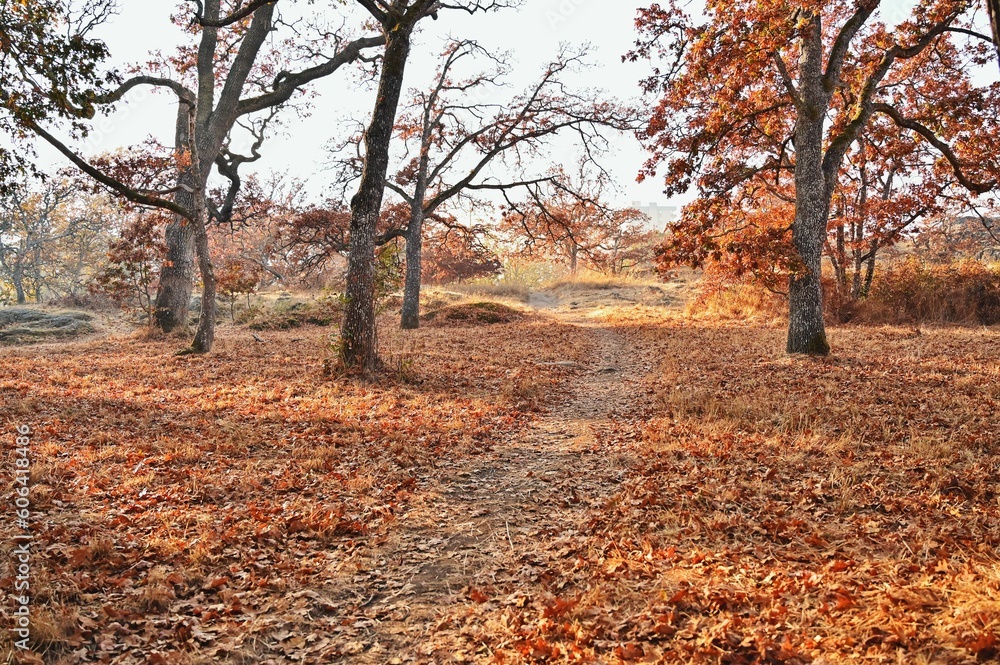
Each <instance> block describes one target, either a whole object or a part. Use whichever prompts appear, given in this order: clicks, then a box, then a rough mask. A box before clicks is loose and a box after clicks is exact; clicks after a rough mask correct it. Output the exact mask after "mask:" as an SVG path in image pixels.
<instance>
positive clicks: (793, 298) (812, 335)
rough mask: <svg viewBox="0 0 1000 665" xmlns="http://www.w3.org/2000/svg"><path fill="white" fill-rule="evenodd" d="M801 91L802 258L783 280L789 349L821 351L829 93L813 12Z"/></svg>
mask: <svg viewBox="0 0 1000 665" xmlns="http://www.w3.org/2000/svg"><path fill="white" fill-rule="evenodd" d="M802 53H803V55H802V61H801V64H800V67H801V77H800V78H801V83H800V86H799V88H800V95H801V97H802V102H801V104H800V108H799V109H798V118H797V120H796V124H795V222H794V224H793V225H792V242H793V244H794V245H795V248H796V250H798V253H799V258H800V259H801V261H802V267H801V270H800V271H798V272H796V273H794V274H793V275H792V276H791V278H790V279H789V285H788V307H789V312H788V346H787V349H788V353H806V354H811V355H826V354H828V353H829V352H830V344H829V342H828V341H827V339H826V328H825V326H824V323H823V287H822V281H821V276H822V255H823V254H822V253H823V240H824V237H825V236H826V225H827V220H828V219H829V216H830V198H831V193H832V192H831V190H830V189H829V188H828V187H827V184H826V177H825V173H824V170H823V119H824V115H825V113H826V107H827V102H828V99H829V97H828V94H829V93H827V92H826V90H825V89H824V87H823V44H822V30H821V25H820V21H819V18H818V17H815V18H813V20H812V26H811V29H810V30H808V31H807V33H806V34H805V35H804V36H803V39H802Z"/></svg>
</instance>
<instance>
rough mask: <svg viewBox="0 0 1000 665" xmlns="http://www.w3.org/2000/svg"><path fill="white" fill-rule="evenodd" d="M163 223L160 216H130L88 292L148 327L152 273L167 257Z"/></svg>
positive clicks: (151, 309) (153, 284)
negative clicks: (132, 313) (139, 318)
mask: <svg viewBox="0 0 1000 665" xmlns="http://www.w3.org/2000/svg"><path fill="white" fill-rule="evenodd" d="M166 223H167V220H166V219H165V218H164V216H163V215H160V214H137V215H135V214H134V215H132V217H131V219H129V220H128V222H127V223H126V224H125V226H124V227H123V228H122V230H121V234H120V236H119V237H118V239H117V240H115V241H114V242H112V243H111V246H110V247H109V248H108V265H107V266H106V267H105V268H104V269H103V270H102V271H101V272H100V273H98V274H97V275H96V276H95V278H94V282H93V284H92V285H91V291H93V292H95V293H103V294H105V295H107V296H108V297H110V298H111V299H112V300H114V301H115V302H117V303H118V304H119V305H120V306H122V307H125V308H126V309H132V310H138V311H140V312H142V313H143V314H145V316H146V325H148V326H150V327H152V325H153V316H154V313H155V300H154V297H155V295H156V286H157V275H156V270H157V266H158V265H159V264H160V262H161V261H162V260H163V257H164V256H165V255H166V253H167V248H166V245H165V244H164V243H163V241H162V240H161V236H162V233H163V228H162V227H163V226H164V225H165V224H166Z"/></svg>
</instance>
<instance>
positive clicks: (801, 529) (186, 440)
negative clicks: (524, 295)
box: [0, 284, 1000, 665]
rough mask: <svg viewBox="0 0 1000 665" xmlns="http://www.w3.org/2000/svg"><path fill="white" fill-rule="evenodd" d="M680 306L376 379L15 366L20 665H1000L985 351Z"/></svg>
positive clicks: (143, 349)
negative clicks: (796, 344) (806, 349)
mask: <svg viewBox="0 0 1000 665" xmlns="http://www.w3.org/2000/svg"><path fill="white" fill-rule="evenodd" d="M685 297H686V291H685V287H684V285H683V284H668V285H662V286H655V285H614V284H593V285H584V286H580V285H571V284H565V285H561V286H558V287H556V288H554V289H550V290H547V291H545V292H543V293H536V294H532V296H531V298H530V299H529V302H528V303H527V304H516V303H514V304H509V307H510V310H509V311H508V310H506V309H504V310H496V309H495V308H487V309H488V311H489V312H490V314H491V316H489V317H482V316H473V317H469V316H462V317H451V316H447V315H442V316H440V317H436V318H437V319H438V321H437V322H435V323H434V325H428V326H425V327H424V328H422V329H421V330H420V331H416V332H406V333H404V332H402V331H395V330H394V329H393V327H392V325H391V321H389V320H387V321H386V326H385V328H384V334H383V339H382V345H383V356H384V357H385V358H386V360H387V365H388V370H387V372H386V376H385V377H383V378H382V379H381V380H380V381H378V382H375V383H368V384H366V383H359V382H357V381H356V380H354V379H350V378H346V377H338V376H335V375H334V376H329V375H328V373H326V372H324V362H323V361H324V359H326V358H328V357H329V356H330V354H331V353H332V351H331V349H330V348H329V340H328V335H329V331H328V330H327V329H325V328H318V327H310V326H306V327H302V328H295V329H293V330H287V331H285V330H267V331H262V332H256V333H251V331H249V330H247V329H245V328H241V327H231V328H226V329H224V330H223V331H222V332H221V334H220V342H219V348H218V350H217V351H216V352H215V353H213V354H212V355H211V356H208V357H183V358H179V357H175V356H173V355H172V352H173V351H175V350H176V348H178V346H179V343H178V340H173V339H166V340H148V339H143V338H140V337H134V336H133V337H122V336H116V337H110V338H99V339H91V340H89V341H82V342H74V343H70V344H63V345H56V344H51V345H42V346H35V347H22V348H13V349H6V350H3V351H2V352H0V353H2V354H3V365H2V368H3V369H2V370H0V421H2V426H3V428H4V430H5V431H7V432H10V433H11V434H10V438H11V441H13V431H14V427H15V426H17V425H23V424H27V425H29V426H30V427H31V428H32V429H33V432H32V435H31V443H30V449H31V455H32V459H33V466H32V475H31V480H32V485H33V487H32V494H31V501H32V510H33V511H34V512H33V514H32V523H31V526H30V529H31V533H32V535H33V537H34V541H33V546H34V548H35V549H34V551H33V553H32V561H31V566H32V572H31V575H32V593H33V596H34V600H33V603H34V604H33V606H32V612H33V615H32V640H33V645H34V647H35V650H36V654H37V655H35V656H24V655H20V656H19V657H21V658H22V660H26V661H27V662H31V661H32V659H33V662H48V663H81V662H109V663H216V662H220V663H303V662H304V663H327V662H333V663H339V662H343V663H446V662H476V663H478V662H482V663H561V662H577V663H609V664H612V663H627V662H666V663H692V662H693V663H755V662H762V663H763V662H771V663H778V662H784V663H817V664H819V665H822V663H838V662H848V661H849V662H871V663H879V662H887V663H888V662H891V663H897V662H906V663H921V662H923V663H974V662H982V661H987V660H990V659H994V658H995V657H996V656H997V648H998V646H1000V641H998V636H997V634H998V633H1000V565H998V560H1000V557H998V545H1000V519H998V517H1000V515H998V513H1000V499H998V494H997V490H996V487H997V481H998V479H1000V450H998V449H997V442H998V441H1000V416H998V415H997V402H998V400H1000V381H998V379H1000V354H998V351H997V348H998V347H997V333H996V331H995V330H993V329H986V328H961V327H948V328H930V329H927V328H925V329H914V328H892V327H882V328H870V327H835V328H833V329H832V330H831V339H832V341H833V344H834V346H835V353H834V355H833V356H831V357H830V358H828V359H811V358H791V357H788V356H786V355H784V354H783V353H782V352H781V349H782V346H783V344H782V341H783V330H782V329H781V328H780V326H774V325H770V324H760V323H756V324H755V323H747V322H731V323H713V322H712V321H709V320H704V319H692V318H690V317H688V316H686V315H685V314H684V313H683V312H682V306H683V303H684V299H685ZM446 306H447V305H446ZM453 307H458V308H459V309H458V310H456V311H460V312H464V313H466V314H467V313H469V312H481V311H483V309H482V308H476V307H473V308H466V309H462V307H464V306H462V305H459V306H453ZM496 311H503V312H505V315H504V316H502V317H494V316H492V314H494V313H495V312H496ZM510 311H514V312H515V314H514V315H511V314H510ZM497 321H499V322H497ZM444 322H446V323H444ZM252 335H256V336H257V337H256V338H255V337H253V336H252ZM258 339H259V340H260V341H258ZM327 366H328V364H327ZM7 450H8V451H11V450H12V446H8V448H7ZM14 460H15V456H14V454H13V452H8V453H7V455H6V467H5V468H7V469H11V470H12V469H13V468H14V463H15V461H14ZM11 475H13V472H11ZM9 496H10V497H11V498H10V501H13V495H12V494H10V495H9ZM5 523H6V524H7V527H6V528H7V529H8V530H9V531H10V530H12V526H11V525H10V523H9V522H5ZM10 535H13V534H10ZM5 542H11V540H10V538H9V537H8V538H5ZM0 574H4V575H5V579H4V580H3V584H2V585H0V586H2V587H3V588H4V589H5V591H6V590H9V589H10V585H11V582H12V573H0ZM11 607H12V601H11V599H10V597H9V594H8V598H7V599H6V600H5V602H4V609H5V611H6V612H10V611H11V610H10V608H11ZM2 639H3V640H6V641H5V642H3V643H2V644H3V646H4V648H5V649H10V650H11V653H12V654H14V653H15V651H14V650H13V648H12V643H11V642H10V639H11V638H10V635H9V634H5V635H4V636H3V638H2ZM14 658H15V656H14V655H12V656H11V660H13V659H14Z"/></svg>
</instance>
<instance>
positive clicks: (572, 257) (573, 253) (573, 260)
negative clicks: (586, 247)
mask: <svg viewBox="0 0 1000 665" xmlns="http://www.w3.org/2000/svg"><path fill="white" fill-rule="evenodd" d="M570 243H571V244H570V246H569V274H571V275H573V276H574V277H576V269H577V265H578V258H577V255H578V254H579V251H580V248H579V247H577V246H576V243H575V242H572V241H570Z"/></svg>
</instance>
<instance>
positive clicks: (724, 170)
mask: <svg viewBox="0 0 1000 665" xmlns="http://www.w3.org/2000/svg"><path fill="white" fill-rule="evenodd" d="M879 6H880V3H879V2H878V1H877V0H862V1H859V2H851V1H846V0H845V1H841V2H797V3H790V2H785V1H783V0H775V1H774V2H764V3H761V2H750V1H745V2H736V3H732V2H727V3H722V2H718V1H713V2H709V3H708V6H707V8H706V16H707V19H706V22H705V23H704V24H703V25H695V24H694V22H693V21H692V19H691V18H690V17H689V16H686V15H685V14H684V13H683V12H682V11H681V10H680V9H679V3H670V4H669V5H667V7H666V8H664V7H661V6H660V5H653V6H652V7H650V8H649V9H646V10H642V11H640V15H639V19H638V26H639V29H640V32H641V36H642V39H641V41H640V42H639V44H638V46H637V48H636V50H635V51H634V52H632V53H631V54H629V56H628V57H631V58H633V59H637V58H639V57H645V56H650V55H654V54H655V55H657V56H658V57H659V58H660V59H661V62H662V63H663V65H662V69H658V70H657V71H656V72H655V73H654V75H653V76H652V77H651V78H649V79H648V80H647V81H646V83H645V89H646V91H647V92H649V93H656V92H658V93H660V94H661V97H660V100H659V103H658V105H657V107H656V108H655V110H654V113H653V116H652V118H651V120H650V123H649V126H648V128H647V131H646V135H647V138H648V146H649V149H650V152H651V158H650V160H649V162H648V163H647V166H646V168H645V170H644V176H651V175H654V174H655V173H656V172H657V169H658V168H659V167H660V166H662V165H664V164H665V170H666V174H665V182H666V186H667V192H668V193H671V194H679V193H682V192H685V191H687V190H688V188H689V187H690V186H692V185H694V184H696V185H697V186H698V188H699V191H700V194H701V200H700V201H698V202H697V203H695V204H694V205H693V206H692V207H691V208H690V209H689V210H687V211H685V215H684V219H683V220H682V223H681V225H680V226H678V227H677V228H675V229H673V230H674V234H675V236H677V235H678V234H679V233H689V234H690V233H693V234H694V237H693V238H691V239H690V240H682V241H680V242H688V244H689V246H690V247H691V250H692V254H691V258H692V262H695V263H696V262H697V261H699V260H701V259H703V258H704V257H705V255H706V254H708V255H712V254H719V253H721V252H723V251H725V250H726V244H727V242H726V239H727V237H728V236H729V235H731V234H732V233H734V232H735V231H736V230H738V229H739V228H741V225H742V224H744V223H748V222H749V223H752V222H753V220H752V219H750V218H752V217H753V216H755V215H757V214H759V211H760V210H761V208H760V207H759V206H757V207H755V206H754V205H753V204H754V203H760V201H761V200H762V199H763V198H765V197H770V198H771V199H775V200H783V201H786V202H787V204H788V205H789V207H790V209H791V210H792V211H793V213H794V216H793V219H792V221H791V223H790V227H789V228H788V229H785V230H784V232H777V231H780V230H772V232H771V233H770V236H771V240H772V241H773V244H779V243H789V245H790V246H791V247H793V248H794V263H793V264H792V265H790V266H788V267H789V268H790V272H791V275H790V277H789V280H788V297H789V307H790V316H789V328H788V344H787V350H788V351H789V352H790V353H812V354H826V353H828V352H829V343H828V342H827V338H826V331H825V327H824V322H823V307H822V302H823V301H822V287H821V281H820V278H821V260H822V252H823V246H824V242H825V240H826V236H827V225H828V221H829V217H830V211H831V204H832V200H833V196H834V193H835V191H836V189H837V186H838V183H839V181H840V177H841V173H842V169H843V167H844V160H845V157H846V155H847V154H848V152H849V151H850V149H851V146H852V145H854V144H855V142H856V141H857V140H858V139H859V137H861V136H863V135H864V133H865V132H866V131H867V130H868V129H869V128H870V126H871V122H872V120H873V118H875V117H876V116H884V117H885V118H887V119H888V120H889V121H891V122H892V123H893V124H894V125H895V126H896V128H897V129H898V130H900V131H902V132H904V133H906V134H907V135H911V136H916V137H918V138H919V139H920V141H921V142H922V143H923V144H926V145H929V146H931V147H932V148H933V149H934V150H935V151H936V152H937V154H938V155H940V162H939V163H938V165H937V167H936V168H937V169H938V173H944V172H946V171H950V172H951V177H953V178H955V180H956V181H957V182H959V183H960V184H961V185H962V186H963V187H965V188H966V189H967V190H969V191H970V192H973V193H983V192H986V191H988V190H990V189H992V187H993V186H994V183H995V180H996V178H995V175H994V174H995V173H997V172H998V170H997V166H998V164H997V156H998V153H997V149H996V148H997V139H998V135H1000V133H998V132H997V131H996V130H997V126H996V117H997V115H996V109H997V108H1000V105H998V98H997V91H996V90H995V89H994V88H992V87H986V86H976V85H974V84H973V83H972V81H971V78H970V76H969V70H970V66H971V65H972V64H975V63H982V62H986V61H987V60H988V59H990V58H992V57H995V55H996V54H995V52H992V49H987V48H985V43H986V42H984V41H983V40H984V39H986V37H985V35H982V34H981V33H978V32H976V31H975V30H974V26H973V25H971V23H970V22H969V21H970V20H971V19H970V18H969V17H970V16H972V15H973V13H974V11H973V10H974V9H975V3H971V2H959V1H954V0H933V1H931V0H929V1H928V2H925V3H921V4H920V5H918V7H917V9H916V10H915V11H914V13H913V15H912V17H911V18H910V19H909V20H908V21H906V22H904V23H902V24H901V25H899V26H897V27H896V28H895V29H894V30H890V29H889V28H888V27H886V26H885V25H884V24H883V23H881V22H878V21H876V20H874V19H873V16H874V14H875V12H876V10H877V9H878V8H879ZM959 38H965V39H966V41H965V42H962V43H959V42H958V39H959ZM987 50H989V51H990V52H989V53H987ZM789 182H790V185H789ZM773 183H777V184H776V185H775V184H773ZM786 185H788V186H786ZM748 202H749V203H750V204H751V205H749V206H748V205H747V203H748ZM730 213H731V214H730ZM789 231H790V233H789V234H788V236H787V237H786V233H788V232H789ZM735 249H737V250H740V251H742V250H743V249H745V248H744V247H742V246H737V247H736V248H735Z"/></svg>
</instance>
